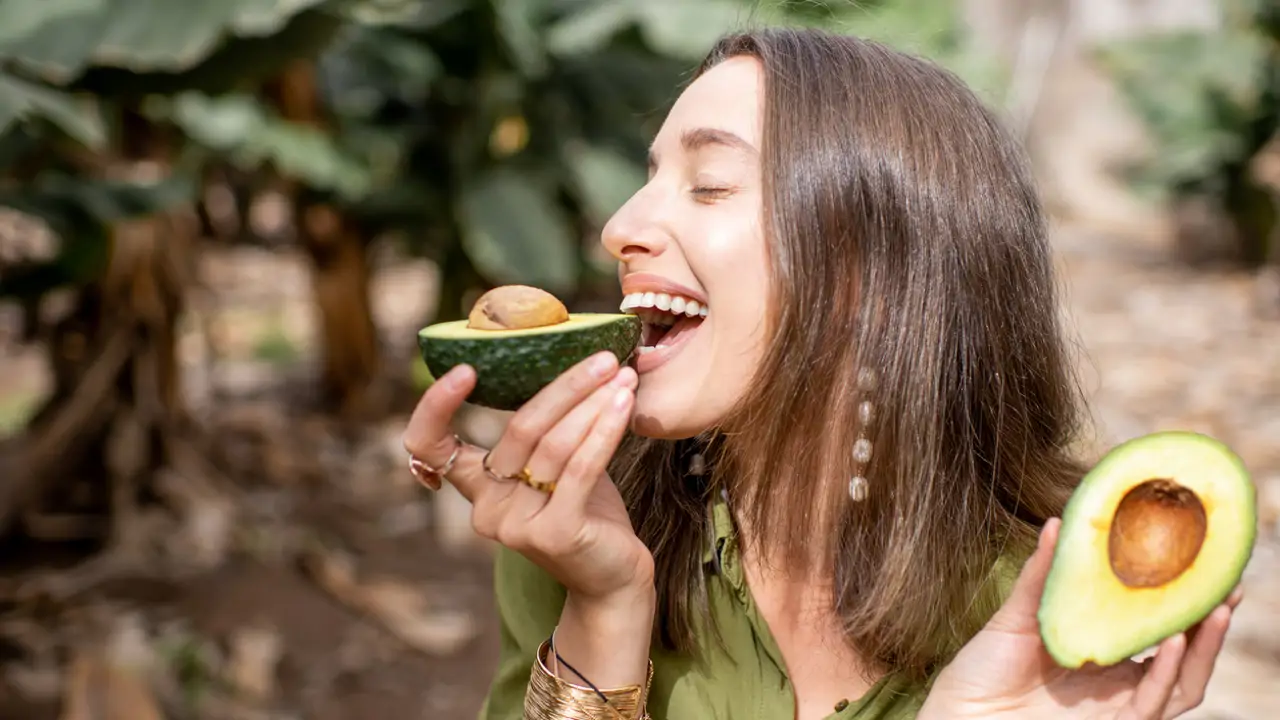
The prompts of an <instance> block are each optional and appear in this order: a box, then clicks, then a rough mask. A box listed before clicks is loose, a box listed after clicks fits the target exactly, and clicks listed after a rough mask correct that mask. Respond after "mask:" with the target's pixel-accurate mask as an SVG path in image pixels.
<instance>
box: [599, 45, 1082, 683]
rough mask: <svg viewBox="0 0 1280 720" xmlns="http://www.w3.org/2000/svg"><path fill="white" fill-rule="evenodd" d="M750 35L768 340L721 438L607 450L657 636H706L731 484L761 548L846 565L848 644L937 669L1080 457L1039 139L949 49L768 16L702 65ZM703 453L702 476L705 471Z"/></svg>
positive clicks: (795, 562)
mask: <svg viewBox="0 0 1280 720" xmlns="http://www.w3.org/2000/svg"><path fill="white" fill-rule="evenodd" d="M736 56H750V57H754V58H756V59H757V60H758V61H759V62H760V63H761V66H762V68H763V72H764V78H765V94H764V98H765V99H764V107H763V128H764V139H763V147H762V148H761V150H762V156H763V173H764V178H763V179H764V187H765V203H764V211H763V212H764V217H763V221H764V227H765V229H766V233H767V239H768V247H769V262H770V265H771V267H770V270H771V274H770V276H771V283H770V293H771V302H770V308H771V310H770V313H771V314H770V317H769V318H768V328H769V344H768V349H767V351H766V355H765V357H764V359H763V361H762V363H761V366H760V367H759V368H758V370H757V377H756V378H755V380H754V382H753V383H752V384H751V386H750V387H751V388H752V390H751V391H750V392H749V393H748V394H747V396H746V397H744V398H742V399H741V402H740V403H739V405H738V406H737V407H736V409H735V410H734V411H733V412H732V413H731V414H730V416H729V417H728V418H726V419H725V421H724V422H723V424H722V426H721V427H719V428H716V430H715V431H714V436H713V438H712V441H710V442H709V441H708V438H705V437H704V438H697V439H691V440H686V441H680V442H662V441H653V440H647V439H643V438H639V437H635V436H630V437H628V438H627V439H626V440H625V441H624V445H623V448H622V449H621V450H620V452H619V453H618V455H617V457H616V458H615V462H614V464H613V466H612V468H611V470H612V474H613V477H615V478H616V479H617V480H618V482H619V485H620V487H621V489H622V493H623V497H624V498H625V500H626V501H627V504H628V507H629V509H630V512H631V516H632V519H633V522H634V524H635V527H636V529H637V532H638V534H639V535H640V537H641V539H642V540H644V541H645V542H646V543H647V544H648V546H649V548H650V549H651V551H652V552H653V555H654V559H655V561H656V567H657V587H658V595H659V608H660V609H659V622H658V625H657V637H658V640H659V641H660V642H661V643H662V644H663V645H665V646H667V647H669V648H674V649H678V650H690V651H692V650H695V649H696V648H697V647H699V645H700V644H701V638H703V634H702V632H703V630H704V629H705V624H704V623H703V622H702V619H703V618H704V617H705V611H704V608H703V605H702V600H703V599H705V584H704V576H703V572H704V570H703V567H702V557H703V552H704V549H705V548H706V547H707V544H708V543H709V542H710V538H709V537H708V532H709V530H708V528H707V522H706V518H707V510H708V501H709V499H710V498H711V497H712V495H713V494H716V493H719V492H720V491H721V489H724V490H726V491H727V494H728V496H729V497H730V498H731V500H732V507H733V509H734V512H735V517H736V518H737V519H738V520H739V522H740V523H741V525H742V526H743V527H746V528H749V532H748V533H747V534H746V535H745V537H744V538H743V539H744V541H745V542H746V546H745V548H744V549H745V550H747V551H748V552H752V553H754V554H755V556H756V557H758V558H764V559H769V560H772V561H776V562H780V563H785V567H786V568H787V570H788V572H789V573H799V575H796V576H798V577H803V576H804V575H803V573H811V576H812V573H820V574H821V576H822V577H823V578H824V579H825V580H826V581H833V582H834V590H833V592H834V597H833V598H832V603H833V607H834V608H835V610H836V612H837V613H838V614H839V617H840V618H841V620H842V622H843V627H844V629H845V631H846V636H847V640H848V642H849V643H851V645H852V646H853V647H854V648H856V649H857V651H858V652H860V653H861V654H862V655H863V656H864V657H866V658H868V659H869V660H871V661H872V662H874V663H876V664H878V665H879V666H880V667H881V668H883V669H884V670H886V671H890V672H898V673H905V674H907V675H909V676H910V677H913V678H917V679H924V678H925V677H927V675H928V674H929V673H930V672H932V671H933V670H935V669H936V668H937V667H938V666H939V664H940V663H943V662H945V661H946V660H947V659H948V658H949V656H950V655H951V654H952V653H954V652H955V650H957V649H958V648H959V647H960V646H961V645H962V644H963V643H964V642H966V641H967V640H968V639H969V637H971V636H972V635H973V634H974V633H975V632H976V631H977V630H978V629H979V628H980V627H981V624H982V623H984V622H985V621H986V620H987V619H988V618H989V616H990V614H991V613H992V612H993V611H994V610H995V608H996V606H997V604H998V600H999V589H998V587H997V586H996V583H995V582H994V581H993V574H992V573H993V569H994V568H995V567H996V566H997V561H998V560H999V559H1000V558H1002V557H1005V556H1006V555H1007V554H1009V553H1013V556H1014V557H1016V558H1017V559H1018V560H1019V561H1020V560H1021V559H1022V558H1023V557H1024V555H1023V553H1025V552H1027V551H1029V550H1030V548H1031V547H1033V546H1034V540H1035V535H1036V532H1037V530H1038V528H1039V526H1040V525H1041V524H1042V523H1043V522H1044V521H1045V520H1046V519H1047V518H1049V517H1051V516H1054V515H1056V514H1058V513H1060V512H1061V510H1062V508H1063V505H1064V503H1065V501H1066V499H1067V497H1068V495H1069V494H1070V492H1071V490H1072V489H1073V488H1074V486H1075V484H1076V483H1077V482H1078V481H1079V478H1080V477H1081V475H1082V468H1081V466H1080V464H1079V463H1078V462H1077V461H1076V460H1075V459H1074V458H1073V457H1072V456H1071V447H1072V441H1073V438H1074V433H1075V431H1076V429H1077V427H1078V422H1079V419H1080V417H1081V413H1080V409H1081V407H1082V401H1081V398H1080V396H1079V392H1078V386H1077V385H1076V383H1075V382H1074V379H1073V377H1072V375H1071V363H1070V360H1069V358H1068V354H1067V345H1066V343H1065V342H1064V339H1063V337H1062V332H1061V330H1062V329H1061V327H1060V323H1059V318H1058V304H1057V300H1058V298H1057V291H1056V287H1055V282H1054V276H1053V268H1052V258H1051V251H1050V246H1049V242H1048V239H1047V230H1046V221H1045V217H1044V213H1043V210H1042V208H1041V205H1040V202H1039V200H1038V197H1037V192H1036V189H1035V186H1034V182H1033V180H1032V175H1031V172H1030V170H1029V167H1028V164H1027V162H1026V160H1025V158H1024V155H1023V154H1022V152H1021V149H1020V148H1019V147H1018V145H1017V143H1016V142H1015V141H1014V140H1013V139H1012V138H1011V137H1010V135H1009V134H1008V133H1007V132H1006V130H1005V129H1004V127H1003V126H1002V125H1001V123H1000V122H999V121H998V119H997V118H996V117H995V116H994V115H993V114H992V113H991V112H990V111H988V110H987V109H986V108H985V107H984V106H983V104H982V103H981V101H980V100H979V99H978V98H977V97H976V96H975V95H974V94H973V93H972V92H971V91H970V90H969V89H967V88H966V87H965V86H964V84H963V83H962V82H960V81H959V80H958V79H956V78H955V77H954V76H952V75H951V74H949V73H948V72H946V71H944V70H942V69H940V68H938V67H936V66H935V65H933V64H931V63H929V62H927V61H924V60H921V59H918V58H914V57H911V56H909V55H906V54H903V53H900V52H898V51H895V50H893V49H890V48H887V47H884V46H882V45H880V44H877V43H874V42H869V41H867V40H863V39H859V38H856V37H850V36H844V35H837V34H832V33H828V32H823V31H817V30H810V29H767V30H760V31H755V32H744V33H740V34H734V35H732V36H729V37H726V38H724V39H723V40H722V41H721V42H719V43H718V44H717V46H716V47H715V49H714V50H713V51H712V52H711V53H710V55H709V56H708V57H707V58H706V60H705V62H704V63H703V64H702V66H701V67H700V68H699V69H698V72H697V75H701V74H702V73H703V72H705V71H706V70H707V69H709V68H710V67H712V66H714V65H716V64H717V63H719V62H721V61H723V60H725V59H727V58H731V57H736ZM860 377H861V378H862V380H863V382H860V381H859V378H860ZM868 380H873V382H867V381H868ZM864 402H870V403H872V405H871V407H872V408H874V416H873V417H872V418H871V420H870V422H869V423H866V424H865V425H864V424H862V423H860V420H859V406H860V405H861V404H862V403H864ZM862 436H865V437H866V438H867V439H868V440H870V442H871V447H872V452H871V457H870V461H869V462H868V463H867V464H866V466H865V469H864V470H863V474H864V475H865V477H866V479H867V481H868V494H867V497H866V499H865V500H864V501H863V502H853V501H851V500H850V498H849V495H848V482H849V478H850V477H851V475H852V474H853V473H854V472H857V471H859V467H858V466H857V465H855V461H854V457H853V452H852V449H853V446H854V443H855V442H856V441H857V439H858V438H859V437H862ZM694 451H701V452H705V453H709V459H710V460H711V462H710V463H709V469H710V475H709V477H707V478H703V479H702V480H704V481H703V482H699V481H698V479H697V478H689V477H687V476H686V474H685V471H686V468H687V460H688V456H689V455H690V453H692V452H694ZM1015 570H1016V568H1015Z"/></svg>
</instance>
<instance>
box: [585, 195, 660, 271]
mask: <svg viewBox="0 0 1280 720" xmlns="http://www.w3.org/2000/svg"><path fill="white" fill-rule="evenodd" d="M653 195H654V193H653V192H652V188H651V187H650V186H646V187H643V188H640V190H638V191H637V192H636V194H634V195H632V196H631V199H629V200H627V202H626V204H625V205H623V206H622V207H621V208H619V209H618V211H617V212H615V213H614V214H613V217H611V218H609V221H608V222H607V223H605V225H604V228H603V229H602V230H601V231H600V242H601V243H602V244H604V246H605V249H606V250H608V251H609V254H610V255H613V256H614V257H615V258H617V259H618V260H619V261H621V262H632V261H634V260H637V259H639V258H641V257H646V256H656V255H661V254H662V253H663V251H665V250H666V248H667V243H668V241H669V237H670V236H669V235H668V233H667V231H666V229H665V228H664V227H663V224H662V222H661V220H660V218H659V216H658V215H659V214H658V212H657V210H658V208H657V207H656V203H655V202H654V197H653Z"/></svg>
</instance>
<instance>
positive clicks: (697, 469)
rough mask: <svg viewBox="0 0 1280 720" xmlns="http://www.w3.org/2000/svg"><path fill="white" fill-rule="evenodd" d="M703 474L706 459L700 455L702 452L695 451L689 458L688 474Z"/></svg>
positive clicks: (697, 475)
mask: <svg viewBox="0 0 1280 720" xmlns="http://www.w3.org/2000/svg"><path fill="white" fill-rule="evenodd" d="M705 474H707V459H706V458H704V457H703V456H702V453H700V452H696V453H694V454H693V457H692V458H690V459H689V475H691V476H693V477H701V476H703V475H705Z"/></svg>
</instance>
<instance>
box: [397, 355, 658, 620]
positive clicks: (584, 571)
mask: <svg viewBox="0 0 1280 720" xmlns="http://www.w3.org/2000/svg"><path fill="white" fill-rule="evenodd" d="M475 381H476V376H475V371H474V370H473V369H472V368H470V367H468V366H465V365H461V366H458V367H455V368H454V369H453V370H451V371H450V372H448V373H446V374H445V375H444V376H443V377H441V378H440V379H439V380H437V381H436V382H435V383H434V384H433V385H432V386H431V387H430V388H429V389H428V390H427V392H426V393H425V394H424V395H423V396H422V400H421V401H420V402H419V403H418V407H417V409H415V410H414V413H413V416H412V418H410V420H409V426H408V429H407V430H406V432H405V435H404V445H405V448H406V449H407V450H408V451H409V452H410V453H411V454H412V455H413V456H415V457H417V458H419V459H421V460H422V461H423V462H425V463H426V464H427V465H429V466H431V467H440V466H442V465H443V464H444V463H445V462H446V461H447V460H448V458H449V456H450V454H451V453H452V452H453V451H454V448H455V446H456V443H457V441H456V440H455V438H454V435H453V432H452V431H451V430H450V423H451V421H452V419H453V415H454V413H456V412H457V410H458V408H459V406H460V405H461V404H462V402H463V401H464V400H465V399H466V397H467V395H468V394H469V393H470V392H471V390H472V388H474V387H475ZM635 385H636V374H635V371H634V370H632V369H631V368H629V367H624V368H621V369H619V367H618V362H617V359H616V358H615V357H614V356H613V354H612V353H609V352H603V353H600V354H598V355H594V356H592V357H590V358H587V359H586V360H584V361H582V362H581V363H579V364H577V365H575V366H574V367H572V368H570V369H569V370H567V371H566V372H565V373H564V374H563V375H561V376H560V377H559V378H557V379H556V380H555V381H553V382H552V383H551V384H550V385H548V386H547V387H545V388H543V389H542V391H541V392H539V393H538V394H537V395H536V396H534V397H533V398H532V399H531V400H530V401H529V402H528V403H526V404H525V405H524V406H523V407H521V408H520V409H519V410H518V411H516V413H515V414H514V415H513V416H512V417H511V419H510V420H509V421H508V423H507V426H506V430H505V432H504V433H503V435H502V437H501V438H500V439H499V440H498V442H497V444H496V445H494V447H493V449H492V451H491V452H490V454H489V458H488V470H489V471H491V472H486V470H485V468H484V467H483V466H482V463H483V462H484V459H485V451H484V450H483V449H481V448H476V447H471V446H463V447H462V449H461V450H460V451H459V453H458V457H457V459H456V461H455V462H454V465H453V468H452V469H451V470H450V471H449V472H448V474H447V476H446V479H447V480H448V481H449V482H450V483H451V484H452V485H453V486H454V487H456V488H457V489H458V491H459V492H461V493H462V495H463V496H464V497H466V498H467V500H469V501H470V502H471V504H472V514H471V520H472V525H473V526H474V528H475V530H476V532H477V533H479V534H480V535H481V536H483V537H486V538H489V539H492V540H496V541H497V542H499V543H501V544H502V545H505V546H507V547H508V548H511V549H512V550H515V551H516V552H519V553H521V554H522V555H524V556H526V557H528V558H529V559H530V560H531V561H533V562H534V563H536V564H537V565H539V566H540V567H542V568H543V569H544V570H546V571H547V572H548V573H550V574H551V575H552V576H553V577H555V578H556V580H558V581H560V583H561V584H563V585H564V586H565V587H566V588H567V589H568V590H569V591H570V592H571V593H574V594H575V595H577V596H578V597H580V598H584V599H593V600H594V599H607V598H610V597H613V596H614V595H616V594H617V593H619V592H625V591H628V590H634V589H637V588H644V587H646V586H648V585H649V584H651V583H652V580H653V557H652V556H651V555H650V553H649V551H648V549H647V548H645V546H644V544H643V543H641V542H640V539H639V538H638V537H636V534H635V531H634V530H633V529H632V527H631V520H630V518H629V517H628V515H627V510H626V507H625V506H624V505H623V502H622V497H621V495H619V493H618V489H617V488H616V487H615V486H614V485H613V483H612V482H609V480H608V479H607V478H606V477H605V469H606V467H607V465H608V463H609V459H610V458H611V457H612V456H613V453H614V451H615V449H616V448H617V445H618V442H619V441H620V440H621V438H622V435H623V432H624V431H625V430H626V428H627V424H628V422H629V419H630V416H631V404H632V402H633V400H634V394H633V391H634V389H635ZM525 468H527V469H528V472H529V476H530V477H531V478H532V479H533V480H534V481H535V482H539V483H551V482H554V483H555V489H554V491H553V492H544V491H542V490H535V489H534V488H533V487H530V486H529V485H527V484H525V483H522V482H520V481H519V480H518V479H516V478H515V477H513V476H515V475H516V474H518V473H519V472H520V471H521V470H523V469H525Z"/></svg>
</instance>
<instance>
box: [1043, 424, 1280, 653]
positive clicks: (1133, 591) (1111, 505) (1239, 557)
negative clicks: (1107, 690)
mask: <svg viewBox="0 0 1280 720" xmlns="http://www.w3.org/2000/svg"><path fill="white" fill-rule="evenodd" d="M1152 480H1156V481H1157V482H1155V483H1151V484H1149V485H1146V486H1145V487H1143V488H1140V486H1143V484H1144V483H1148V481H1152ZM1160 486H1163V487H1165V488H1169V487H1173V488H1178V493H1181V497H1182V499H1189V500H1190V502H1181V500H1179V499H1178V497H1172V496H1169V495H1165V496H1163V497H1165V499H1166V500H1168V502H1167V503H1165V505H1164V506H1161V505H1160V504H1159V503H1152V504H1147V505H1145V506H1144V507H1143V509H1140V510H1139V511H1138V514H1139V515H1142V516H1143V518H1142V519H1144V520H1146V523H1145V524H1144V523H1142V522H1137V523H1135V522H1132V521H1130V522H1129V524H1128V526H1127V527H1128V528H1130V531H1129V532H1128V533H1125V534H1123V535H1120V534H1116V533H1113V525H1115V524H1116V523H1117V522H1118V521H1117V519H1116V518H1117V513H1118V511H1121V510H1125V498H1126V496H1127V495H1129V494H1130V492H1131V491H1133V495H1132V496H1131V497H1139V496H1141V494H1142V491H1143V490H1144V489H1147V488H1151V487H1160ZM1135 489H1136V490H1135ZM1185 491H1190V493H1193V494H1194V497H1191V496H1190V493H1186V492H1185ZM1170 497H1172V499H1169V498H1170ZM1197 500H1198V502H1196V501H1197ZM1129 507H1133V506H1132V505H1130V506H1129ZM1256 508H1257V504H1256V497H1255V488H1254V485H1253V482H1252V481H1251V480H1250V478H1249V475H1248V472H1247V471H1246V469H1245V467H1244V465H1243V463H1242V462H1241V461H1240V459H1239V458H1238V457H1237V456H1236V455H1235V454H1234V453H1232V452H1231V450H1230V449H1228V448H1227V447H1226V446H1225V445H1223V444H1222V443H1220V442H1218V441H1216V440H1214V439H1212V438H1209V437H1207V436H1204V435H1200V434H1197V433H1191V432H1181V431H1169V432H1160V433H1153V434H1151V435H1146V436H1143V437H1139V438H1136V439H1134V440H1130V441H1128V442H1126V443H1123V444H1121V445H1119V446H1117V447H1116V448H1114V449H1113V450H1112V451H1111V452H1109V453H1108V454H1107V455H1106V456H1105V457H1104V458H1103V459H1102V460H1101V461H1100V462H1099V463H1098V464H1097V465H1096V466H1095V467H1094V468H1093V469H1092V470H1091V471H1090V472H1089V473H1088V474H1087V475H1086V476H1085V477H1084V479H1083V480H1082V481H1081V483H1080V486H1079V487H1078V488H1077V489H1076V491H1075V493H1074V494H1073V495H1072V496H1071V499H1070V500H1069V501H1068V503H1067V507H1066V509H1065V511H1064V512H1063V516H1062V526H1061V530H1060V532H1059V536H1058V543H1057V547H1056V550H1055V552H1054V557H1053V563H1052V566H1051V568H1050V571H1049V576H1048V578H1047V580H1046V582H1045V588H1044V594H1043V596H1042V598H1041V603H1040V609H1039V613H1038V617H1039V621H1040V634H1041V637H1042V639H1043V640H1044V643H1045V646H1046V648H1047V649H1048V651H1049V654H1050V655H1051V656H1053V658H1054V660H1055V661H1056V662H1057V663H1058V664H1059V665H1061V666H1062V667H1067V668H1078V667H1080V666H1081V665H1083V664H1084V663H1086V662H1093V663H1095V664H1097V665H1104V666H1105V665H1111V664H1114V663H1117V662H1119V661H1121V660H1124V659H1126V658H1130V657H1132V656H1134V655H1136V654H1138V653H1140V652H1142V651H1143V650H1146V649H1148V648H1150V647H1152V646H1154V645H1156V644H1158V643H1159V642H1161V641H1162V640H1163V639H1164V638H1167V637H1169V636H1171V635H1174V634H1177V633H1179V632H1182V631H1184V630H1186V629H1188V628H1190V627H1191V626H1192V625H1195V624H1196V623H1197V622H1199V621H1201V620H1203V619H1204V618H1205V617H1206V616H1207V615H1208V614H1209V613H1210V612H1211V611H1212V610H1213V609H1214V608H1215V607H1216V606H1217V605H1218V604H1220V603H1221V602H1222V601H1223V600H1224V599H1225V598H1226V597H1227V596H1228V595H1229V594H1230V593H1231V591H1232V590H1233V589H1234V588H1235V587H1236V585H1237V583H1238V582H1239V581H1240V577H1241V575H1242V574H1243V573H1244V568H1245V565H1246V564H1247V563H1248V561H1249V557H1250V555H1251V554H1252V552H1253V546H1254V540H1255V538H1256V532H1257V514H1256V513H1257V509H1256ZM1201 510H1202V511H1203V514H1200V512H1201ZM1120 516H1121V517H1125V513H1123V512H1122V513H1120ZM1129 517H1133V515H1132V513H1130V515H1129ZM1161 518H1163V520H1161ZM1161 522H1163V526H1162V525H1161ZM1116 529H1117V530H1118V529H1119V528H1116ZM1201 533H1203V542H1201V543H1199V547H1198V551H1197V548H1195V547H1194V545H1193V543H1195V541H1196V540H1197V539H1198V538H1199V537H1200V534H1201ZM1117 538H1121V539H1119V540H1117ZM1144 538H1145V540H1146V542H1145V544H1144V543H1143V540H1144ZM1117 542H1129V543H1130V547H1131V549H1133V550H1134V553H1130V556H1131V557H1130V559H1131V560H1133V561H1134V563H1131V565H1132V564H1137V565H1145V567H1146V569H1147V570H1151V569H1152V568H1157V569H1159V565H1160V562H1161V561H1162V560H1168V561H1169V563H1167V564H1168V567H1165V568H1163V570H1164V571H1165V572H1163V573H1161V574H1158V575H1157V574H1150V575H1149V576H1148V577H1146V578H1145V582H1144V581H1143V580H1144V578H1142V577H1138V576H1137V575H1127V578H1126V579H1127V582H1126V580H1122V576H1125V575H1126V573H1125V572H1124V565H1123V563H1117V564H1116V565H1115V566H1113V559H1114V558H1115V557H1117V556H1120V555H1122V554H1123V553H1121V552H1119V551H1118V550H1116V545H1115V543H1117ZM1188 550H1190V552H1189V553H1188V552H1187V551H1188ZM1175 560H1185V561H1186V562H1174V561H1175ZM1174 565H1177V566H1178V567H1173V566H1174ZM1183 565H1185V569H1182V566H1183ZM1117 568H1121V570H1120V572H1119V573H1118V572H1117ZM1179 570H1180V572H1178V571H1179Z"/></svg>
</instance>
